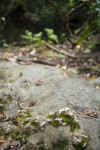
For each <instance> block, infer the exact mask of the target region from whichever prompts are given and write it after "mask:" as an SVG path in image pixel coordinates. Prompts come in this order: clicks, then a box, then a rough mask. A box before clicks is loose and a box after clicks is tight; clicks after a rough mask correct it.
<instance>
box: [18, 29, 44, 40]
mask: <svg viewBox="0 0 100 150" xmlns="http://www.w3.org/2000/svg"><path fill="white" fill-rule="evenodd" d="M42 34H43V33H42V32H39V33H37V34H33V33H32V32H30V31H29V30H26V32H25V35H21V38H23V39H25V40H26V41H27V42H28V43H31V42H37V41H42Z"/></svg>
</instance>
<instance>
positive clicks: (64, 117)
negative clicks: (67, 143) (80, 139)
mask: <svg viewBox="0 0 100 150" xmlns="http://www.w3.org/2000/svg"><path fill="white" fill-rule="evenodd" d="M61 118H62V120H63V121H64V122H65V123H67V124H69V125H70V126H71V130H72V132H73V131H74V130H79V129H80V126H79V125H78V123H76V122H75V121H74V118H73V117H71V116H70V115H66V114H61Z"/></svg>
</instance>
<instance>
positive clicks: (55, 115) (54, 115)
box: [47, 112, 58, 119]
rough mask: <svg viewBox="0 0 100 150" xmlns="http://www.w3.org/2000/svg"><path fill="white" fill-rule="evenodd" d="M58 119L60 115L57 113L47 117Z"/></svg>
mask: <svg viewBox="0 0 100 150" xmlns="http://www.w3.org/2000/svg"><path fill="white" fill-rule="evenodd" d="M57 117H58V113H57V112H56V113H54V114H49V115H48V116H47V118H50V119H56V118H57Z"/></svg>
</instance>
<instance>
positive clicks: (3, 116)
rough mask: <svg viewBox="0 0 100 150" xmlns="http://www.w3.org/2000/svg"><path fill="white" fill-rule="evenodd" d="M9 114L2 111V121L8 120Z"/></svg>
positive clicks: (0, 115) (0, 113)
mask: <svg viewBox="0 0 100 150" xmlns="http://www.w3.org/2000/svg"><path fill="white" fill-rule="evenodd" d="M8 118H9V117H8V116H7V115H6V114H4V113H2V112H0V121H6V120H8Z"/></svg>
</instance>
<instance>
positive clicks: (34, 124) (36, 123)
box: [31, 120, 40, 128]
mask: <svg viewBox="0 0 100 150" xmlns="http://www.w3.org/2000/svg"><path fill="white" fill-rule="evenodd" d="M31 125H32V126H35V127H36V128H40V126H39V123H38V122H35V120H33V121H32V122H31Z"/></svg>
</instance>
